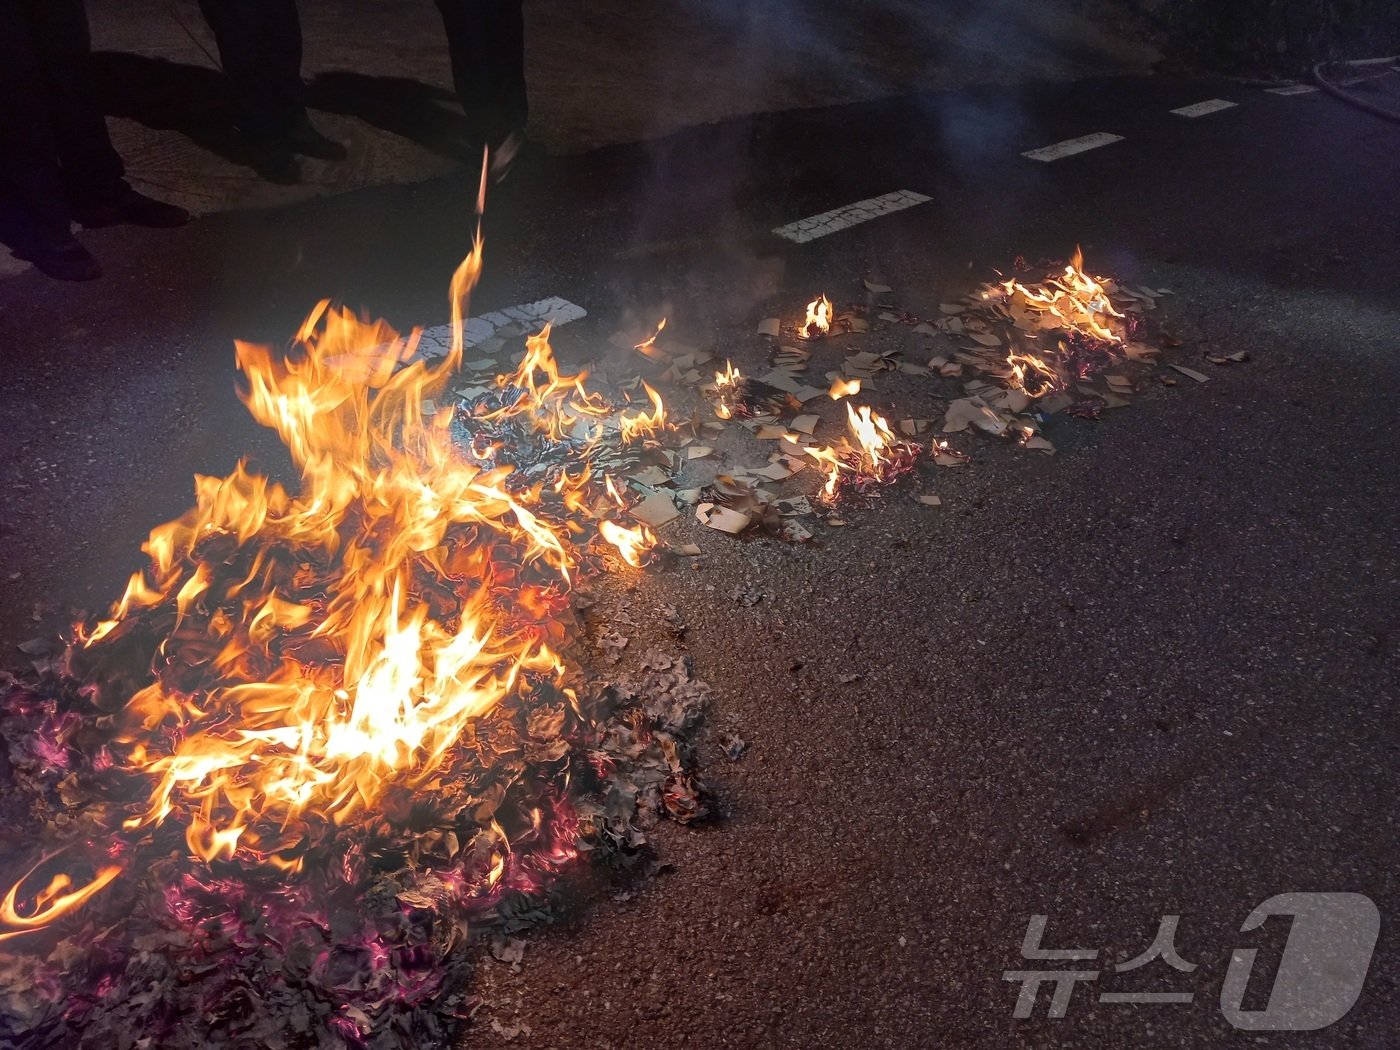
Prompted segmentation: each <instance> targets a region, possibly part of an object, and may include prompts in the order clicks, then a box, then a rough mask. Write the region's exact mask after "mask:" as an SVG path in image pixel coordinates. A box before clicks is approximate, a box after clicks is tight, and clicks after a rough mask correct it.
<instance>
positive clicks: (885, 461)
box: [802, 403, 919, 502]
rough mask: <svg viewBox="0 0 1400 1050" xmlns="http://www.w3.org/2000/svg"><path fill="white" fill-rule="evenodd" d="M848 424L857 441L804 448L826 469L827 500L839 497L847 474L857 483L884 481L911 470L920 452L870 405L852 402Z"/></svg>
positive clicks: (848, 413)
mask: <svg viewBox="0 0 1400 1050" xmlns="http://www.w3.org/2000/svg"><path fill="white" fill-rule="evenodd" d="M846 426H847V429H848V430H849V431H850V434H851V437H852V438H854V439H855V443H854V444H850V443H849V442H847V443H845V444H844V445H842V446H839V447H836V448H819V447H813V446H806V447H804V448H803V450H802V451H803V452H805V453H806V454H807V455H808V456H811V457H812V458H813V459H814V460H816V461H817V462H818V463H820V464H822V465H823V466H824V467H825V469H826V484H825V485H823V486H822V498H823V499H825V500H826V501H827V502H831V501H833V500H834V499H835V497H836V495H837V493H838V491H839V489H840V486H841V478H842V475H843V474H845V475H848V476H849V478H850V479H851V480H853V481H854V482H855V483H856V484H857V485H860V484H862V483H865V482H870V481H874V482H877V483H880V484H884V483H886V482H889V481H893V480H894V479H895V478H897V477H899V476H900V475H901V474H902V473H904V472H905V471H907V470H908V469H909V468H910V466H912V464H913V461H914V457H915V456H916V455H917V453H918V451H919V448H918V446H915V445H911V444H909V443H908V442H905V441H901V440H900V439H899V438H898V437H896V436H895V433H894V431H892V430H891V429H890V426H889V424H888V423H887V422H886V421H885V419H884V417H883V416H881V415H879V414H878V413H877V412H874V411H873V410H872V409H870V408H869V407H868V406H865V405H862V406H861V407H859V408H856V407H854V406H853V405H851V404H849V403H848V404H847V405H846Z"/></svg>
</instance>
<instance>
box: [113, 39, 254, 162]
mask: <svg viewBox="0 0 1400 1050" xmlns="http://www.w3.org/2000/svg"><path fill="white" fill-rule="evenodd" d="M92 68H93V77H94V79H95V80H96V81H97V90H98V97H99V99H100V100H101V102H102V108H103V111H104V112H105V113H106V114H107V115H108V116H111V117H126V118H128V119H130V120H134V121H136V122H137V123H138V124H144V125H145V126H146V127H148V128H155V129H157V130H160V131H177V132H179V133H180V134H181V135H184V136H185V137H186V138H188V139H190V140H191V141H192V142H194V143H195V144H196V145H198V146H200V147H202V148H203V149H206V150H208V151H209V152H211V153H215V154H217V155H218V156H220V157H223V158H224V159H225V160H230V161H232V162H234V163H235V164H248V163H249V160H248V156H247V150H246V149H245V147H244V146H243V143H242V142H241V141H240V140H239V137H238V132H237V130H236V129H235V127H234V120H235V114H236V112H237V109H236V106H235V103H234V98H233V90H232V88H231V87H230V86H229V84H228V81H226V80H225V79H224V75H223V73H221V72H220V71H219V70H217V69H211V68H209V67H208V66H192V65H188V64H186V63H183V62H172V61H171V60H170V59H166V58H154V57H152V56H149V55H133V54H128V53H126V52H123V51H97V52H94V53H93V56H92Z"/></svg>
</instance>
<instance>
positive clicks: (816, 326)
mask: <svg viewBox="0 0 1400 1050" xmlns="http://www.w3.org/2000/svg"><path fill="white" fill-rule="evenodd" d="M830 330H831V300H830V299H828V298H827V297H826V296H825V295H819V296H817V297H816V298H815V299H813V300H812V301H811V302H810V303H808V304H807V318H806V320H804V321H803V322H802V327H801V328H799V329H798V330H797V334H798V335H799V336H801V337H802V338H803V339H820V338H821V337H822V336H824V335H826V333H827V332H829V331H830Z"/></svg>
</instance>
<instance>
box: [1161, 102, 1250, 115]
mask: <svg viewBox="0 0 1400 1050" xmlns="http://www.w3.org/2000/svg"><path fill="white" fill-rule="evenodd" d="M1237 105H1239V103H1238V102H1227V101H1225V100H1224V99H1223V98H1208V99H1206V100H1205V101H1204V102H1197V103H1194V104H1193V105H1190V106H1182V107H1181V108H1180V109H1174V110H1172V112H1173V113H1175V114H1176V115H1177V116H1178V117H1204V116H1205V115H1206V114H1207V113H1219V112H1220V111H1221V110H1222V109H1234V108H1235V106H1237Z"/></svg>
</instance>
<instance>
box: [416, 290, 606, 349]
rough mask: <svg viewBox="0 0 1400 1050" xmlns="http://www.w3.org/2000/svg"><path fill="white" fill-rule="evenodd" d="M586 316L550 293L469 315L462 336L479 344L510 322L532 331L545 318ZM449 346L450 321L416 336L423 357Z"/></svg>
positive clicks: (557, 321)
mask: <svg viewBox="0 0 1400 1050" xmlns="http://www.w3.org/2000/svg"><path fill="white" fill-rule="evenodd" d="M587 316H588V311H587V310H585V309H584V308H583V307H581V306H579V305H578V304H577V303H571V302H569V300H567V299H561V298H560V297H559V296H557V295H552V296H550V297H549V298H548V299H539V300H536V301H535V302H533V303H521V304H520V305H519V306H509V307H506V309H504V310H494V311H492V312H491V313H489V314H482V315H481V316H480V317H469V318H467V324H466V331H465V332H464V333H463V339H464V341H465V342H466V345H467V346H480V345H481V344H482V343H484V342H485V341H486V340H488V339H490V338H491V337H492V336H493V335H495V334H496V333H497V332H498V331H500V330H501V329H502V328H507V327H509V326H511V325H523V326H525V327H526V328H529V329H530V330H531V333H532V334H533V333H534V332H535V331H538V330H539V329H540V328H542V327H543V326H544V323H545V322H546V321H549V322H551V323H552V324H553V325H554V327H555V328H558V327H560V326H561V325H566V324H568V323H569V322H570V321H577V320H579V319H580V318H583V317H587ZM450 349H452V326H451V325H450V324H440V325H437V326H435V327H433V328H425V329H423V332H422V334H421V335H420V336H419V338H418V352H419V353H420V354H421V355H422V356H423V357H427V358H434V357H443V356H445V355H446V354H447V352H448V351H449V350H450Z"/></svg>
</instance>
